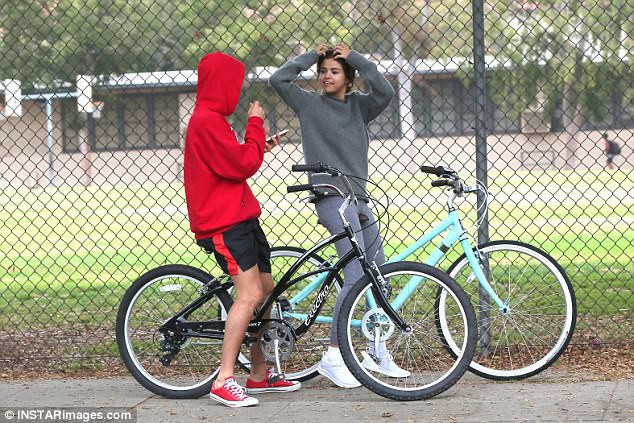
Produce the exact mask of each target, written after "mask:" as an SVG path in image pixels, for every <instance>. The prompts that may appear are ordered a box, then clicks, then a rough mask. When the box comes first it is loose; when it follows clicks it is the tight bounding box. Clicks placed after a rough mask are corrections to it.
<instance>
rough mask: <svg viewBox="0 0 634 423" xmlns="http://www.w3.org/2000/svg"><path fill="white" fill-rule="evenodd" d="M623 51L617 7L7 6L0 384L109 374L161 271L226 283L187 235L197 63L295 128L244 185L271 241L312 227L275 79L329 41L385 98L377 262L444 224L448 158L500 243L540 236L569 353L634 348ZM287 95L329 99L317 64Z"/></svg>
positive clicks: (359, 0)
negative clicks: (230, 66)
mask: <svg viewBox="0 0 634 423" xmlns="http://www.w3.org/2000/svg"><path fill="white" fill-rule="evenodd" d="M633 37H634V13H633V4H632V3H631V2H626V1H612V2H605V1H599V0H590V1H586V0H581V1H577V2H572V3H571V2H565V1H549V2H540V1H535V2H531V1H523V0H518V1H509V0H491V1H487V2H485V3H484V4H483V3H482V2H480V1H477V0H476V1H475V2H474V3H473V4H472V3H471V2H469V1H466V0H458V1H455V2H430V1H427V0H411V1H398V2H397V1H392V0H382V1H375V0H355V1H346V0H336V1H334V0H320V1H318V0H316V1H304V0H295V1H276V0H260V1H257V2H253V1H243V2H235V1H233V0H214V1H204V2H203V1H197V0H181V1H177V2H174V1H167V0H155V1H146V0H128V1H126V2H121V1H111V0H100V1H93V0H88V1H86V0H82V1H79V0H56V1H49V0H40V1H29V2H25V1H22V0H5V1H3V2H2V5H0V80H2V86H1V88H2V91H0V92H3V93H4V97H3V98H4V100H3V102H2V113H1V114H0V216H1V222H2V224H1V225H0V245H1V247H0V251H1V252H2V254H1V255H0V277H1V285H0V287H1V291H0V339H1V340H2V344H3V346H4V348H3V350H4V353H3V355H2V358H1V359H0V374H4V373H6V372H11V371H24V370H28V369H29V368H39V369H41V368H47V369H51V370H60V369H61V370H64V371H72V370H76V369H81V368H88V369H95V368H97V369H98V368H100V367H103V366H105V365H109V364H110V363H116V360H117V356H118V354H117V349H116V344H115V341H114V321H115V318H116V310H117V307H118V303H119V301H120V299H121V297H122V294H123V292H124V291H125V289H126V288H127V287H128V286H129V285H130V284H131V282H132V281H133V280H134V279H135V278H136V277H138V276H139V275H140V274H141V273H143V272H145V271H147V270H148V269H150V268H153V267H155V266H158V265H160V264H165V263H184V264H192V265H194V266H199V267H202V268H204V269H206V270H207V271H209V272H211V273H212V274H218V273H219V271H218V269H217V268H216V265H215V262H214V261H213V260H212V259H210V258H208V257H207V256H206V255H205V254H204V253H203V252H202V251H201V250H200V249H199V248H198V247H197V246H195V244H194V242H193V237H192V234H191V233H190V232H189V224H188V220H187V212H186V206H185V199H184V190H183V180H182V177H183V167H182V166H183V143H184V133H185V129H186V126H187V122H188V119H189V116H190V114H191V112H192V109H193V105H194V101H195V90H196V81H197V75H196V66H197V63H198V61H199V60H200V58H201V57H202V56H203V55H204V54H206V53H208V52H212V51H216V50H220V51H224V52H227V53H230V54H233V55H234V56H236V57H238V58H239V59H240V60H242V61H243V62H244V63H245V65H246V68H247V72H246V77H245V83H244V90H243V94H242V99H241V102H240V105H239V106H238V109H237V111H236V112H235V113H234V116H233V117H232V119H233V126H234V127H235V128H236V130H237V131H238V132H239V131H241V130H242V128H244V122H245V115H246V105H247V104H248V102H249V101H252V100H259V101H260V102H261V103H262V104H263V105H264V107H265V109H266V112H267V125H269V126H270V127H271V128H272V131H273V132H274V131H277V130H281V129H286V128H287V129H289V130H290V131H289V134H288V136H287V137H286V138H285V139H284V142H283V144H282V145H281V146H280V147H278V148H276V149H275V150H274V151H273V152H271V153H267V154H266V157H265V163H264V165H263V167H262V169H261V171H260V172H259V173H258V174H257V175H256V176H255V177H254V178H253V180H252V181H251V185H252V187H253V189H254V192H255V194H256V196H257V197H258V199H259V200H260V201H261V203H262V206H263V216H262V221H263V224H264V226H265V229H266V232H267V235H268V238H269V241H270V242H271V243H272V244H273V245H289V244H290V245H297V246H302V245H304V246H307V245H309V244H310V241H311V239H315V238H316V237H318V236H321V235H323V234H325V230H324V229H323V228H321V226H319V225H318V224H317V218H316V216H315V214H314V210H313V208H312V206H311V205H309V204H304V203H302V202H300V201H298V198H297V197H296V196H291V195H288V194H285V187H286V185H287V184H291V183H294V182H297V177H296V176H295V175H293V174H291V173H290V166H291V164H293V163H298V162H302V161H303V155H302V149H301V142H300V131H299V127H298V122H297V118H296V116H295V115H294V114H293V112H292V111H291V110H290V109H289V108H288V107H287V106H286V105H285V104H284V103H283V102H282V101H281V100H280V98H279V97H278V96H277V95H276V94H275V93H274V92H273V91H272V89H271V88H270V86H269V85H268V77H269V76H270V75H271V73H272V72H273V71H274V70H275V69H277V68H278V67H279V66H280V65H282V64H283V63H284V62H285V61H287V60H288V59H290V58H292V57H294V56H296V55H298V54H299V53H301V52H304V51H306V50H308V49H313V48H315V47H316V46H317V45H318V44H319V43H321V42H329V43H331V44H335V43H337V42H339V41H344V42H346V43H348V44H349V45H350V46H351V47H352V48H353V49H355V50H356V51H358V52H360V53H361V54H363V55H365V56H367V57H368V58H370V60H372V61H374V62H375V63H377V64H378V68H379V70H380V71H381V72H383V73H384V74H385V75H386V77H387V78H388V80H389V81H390V82H391V83H392V84H393V87H394V89H395V92H396V96H395V99H394V100H393V101H392V103H391V104H390V106H389V107H388V108H387V110H385V112H383V113H382V114H381V115H380V116H379V117H378V118H377V119H376V120H375V121H374V122H372V123H371V124H370V126H369V133H370V138H371V143H370V175H371V179H372V180H373V181H374V182H376V183H377V184H379V185H380V187H381V188H382V190H383V192H378V191H377V192H374V194H375V195H378V196H379V200H380V206H381V207H385V209H386V210H387V212H388V213H387V215H384V216H383V218H382V223H383V225H382V233H383V236H384V238H385V240H386V250H387V254H388V255H391V254H394V253H395V252H396V251H401V250H402V249H403V248H404V246H406V245H408V244H410V243H412V242H413V241H414V240H416V239H417V238H418V237H420V236H421V234H423V233H424V232H425V231H426V230H427V229H428V228H429V227H430V225H431V224H432V223H433V222H434V221H435V220H436V219H437V218H438V216H439V213H441V212H442V211H443V206H444V196H443V195H442V192H441V191H437V190H432V189H430V184H429V183H430V178H429V177H428V176H424V175H422V174H419V173H417V172H416V169H417V166H418V165H421V164H427V165H437V164H446V165H449V166H450V167H452V168H453V169H455V170H457V171H458V172H459V174H460V175H462V176H463V177H464V178H465V179H466V180H467V182H472V183H475V179H476V178H478V179H480V180H481V181H483V182H485V183H486V185H487V187H488V190H489V193H490V195H491V198H490V204H489V209H488V222H487V223H486V224H487V229H488V235H489V237H490V238H491V239H503V238H510V239H519V240H521V241H524V242H528V243H531V244H534V245H536V246H539V247H540V248H542V249H544V250H546V251H547V252H549V253H550V254H551V255H552V256H553V257H554V258H555V259H557V260H558V261H559V263H560V264H561V265H562V266H563V267H564V268H565V270H566V271H567V273H568V275H569V277H570V279H571V280H572V282H573V285H574V288H575V290H576V294H577V302H578V309H579V310H578V311H579V318H578V325H577V331H576V334H575V338H574V339H573V344H576V345H587V344H589V343H591V342H592V343H594V344H595V345H596V343H597V342H610V343H623V344H627V345H631V343H632V341H633V340H634V334H633V331H632V329H633V326H632V321H633V320H634V313H633V304H634V296H633V294H632V291H633V289H632V288H633V286H634V282H633V280H634V264H632V257H634V230H633V229H632V225H633V223H634V173H633V172H632V162H633V160H634V151H633V148H634V144H633V141H632V137H631V136H632V132H633V130H634V89H633V88H632V87H633V86H634V84H633V82H634V72H633V71H632V64H633V63H634V55H633V53H632V52H633V51H634V38H633ZM297 83H298V84H300V85H302V86H305V87H306V88H307V89H314V90H319V89H320V87H319V85H318V84H317V81H316V77H315V72H314V70H313V69H311V70H309V71H307V72H304V73H303V74H302V75H301V76H300V78H299V79H298V81H297ZM356 85H357V89H360V90H363V89H364V84H363V81H362V80H358V82H357V84H356ZM603 134H606V136H607V137H608V139H609V140H611V141H616V142H617V143H618V144H619V146H620V150H621V151H620V153H619V154H614V153H615V152H616V151H615V150H611V149H610V148H608V147H609V143H608V141H606V140H605V139H603V138H602V137H603ZM345 141H346V140H341V142H342V143H345ZM465 201H466V203H464V204H463V205H462V206H461V210H463V211H465V212H466V214H467V218H466V219H465V224H467V225H472V226H473V225H474V224H475V221H476V219H477V216H476V204H475V200H465ZM470 201H471V202H470ZM379 208H380V207H379ZM387 216H390V220H389V225H387V223H388V221H387V218H386V217H387ZM474 229H475V228H474ZM473 233H474V236H477V230H474V231H473ZM480 236H482V234H480ZM424 256H425V252H421V255H420V256H419V258H420V259H421V260H422V259H424ZM447 265H448V263H444V262H443V263H441V266H447Z"/></svg>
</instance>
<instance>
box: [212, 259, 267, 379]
mask: <svg viewBox="0 0 634 423" xmlns="http://www.w3.org/2000/svg"><path fill="white" fill-rule="evenodd" d="M231 279H232V280H233V283H234V285H235V287H236V290H237V297H236V300H235V302H234V303H233V305H232V306H231V309H230V310H229V314H228V315H227V321H226V323H225V338H224V342H223V344H222V357H221V359H220V372H219V373H218V376H217V378H216V382H215V386H221V385H222V384H223V383H224V381H225V379H226V378H228V377H229V376H232V375H233V369H234V366H235V362H236V357H237V356H238V353H239V352H240V346H241V345H242V341H243V339H244V335H245V333H246V330H247V327H248V325H249V322H250V321H251V317H252V316H253V312H254V311H255V309H256V307H257V306H258V304H261V302H262V300H263V297H264V295H263V289H262V281H261V278H260V272H259V270H258V268H257V266H253V267H252V268H250V269H248V270H246V271H244V272H243V271H240V273H238V274H237V275H235V276H232V277H231Z"/></svg>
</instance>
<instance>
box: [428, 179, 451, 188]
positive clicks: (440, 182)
mask: <svg viewBox="0 0 634 423" xmlns="http://www.w3.org/2000/svg"><path fill="white" fill-rule="evenodd" d="M447 185H453V184H452V183H451V181H449V180H448V179H437V180H435V181H431V186H432V187H444V186H447Z"/></svg>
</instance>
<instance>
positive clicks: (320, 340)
mask: <svg viewBox="0 0 634 423" xmlns="http://www.w3.org/2000/svg"><path fill="white" fill-rule="evenodd" d="M305 252H306V250H304V249H302V248H298V247H289V246H286V247H274V248H272V249H271V271H272V274H273V280H274V281H279V280H280V278H281V277H282V275H284V274H285V273H286V271H287V270H288V269H289V268H290V266H291V265H292V264H293V263H295V262H296V261H297V259H298V258H299V257H301V256H302V255H303V254H304V253H305ZM325 262H326V260H325V259H323V258H322V257H320V256H318V255H317V254H311V256H310V257H309V258H308V261H307V262H306V264H305V265H304V267H302V268H300V270H299V271H300V272H307V271H311V270H316V269H317V268H319V267H322V266H324V264H325ZM315 277H316V276H312V277H310V279H306V280H301V281H298V282H297V283H296V284H294V285H293V286H291V287H290V288H289V289H287V290H286V291H285V295H286V297H288V298H286V299H288V300H291V299H292V297H293V296H294V294H296V293H297V292H299V291H300V290H301V289H302V288H304V287H305V286H306V285H307V284H308V283H309V282H310V280H313V279H314V278H315ZM342 285H343V281H342V280H341V278H340V277H339V276H338V275H337V276H336V277H335V282H334V288H335V290H336V293H337V294H338V293H339V291H340V290H341V287H342ZM317 292H318V290H315V291H313V292H312V293H311V295H309V296H308V297H307V298H305V299H304V300H302V301H301V302H298V303H295V304H293V305H292V306H293V309H292V312H293V313H299V314H306V313H308V311H309V310H308V308H309V307H310V306H311V305H312V299H313V297H314V295H316V294H317ZM330 292H332V290H331V291H330ZM336 298H337V296H336V295H332V294H330V293H329V295H328V296H327V297H326V299H325V300H324V305H323V306H322V309H321V313H320V314H328V315H330V316H332V314H333V310H334V305H335V300H336ZM272 317H276V316H275V312H274V313H273V315H272ZM284 320H285V321H286V322H287V323H289V324H290V325H291V327H292V328H293V330H295V329H296V328H297V327H298V326H299V325H300V324H301V323H302V321H300V320H298V319H295V318H292V317H288V316H287V317H285V318H284ZM330 328H331V325H330V324H328V323H319V322H315V323H313V324H312V325H311V326H310V328H309V329H308V331H307V332H306V333H304V334H303V335H302V336H299V337H298V339H297V340H296V341H295V348H294V350H293V352H292V354H291V356H290V357H289V358H288V359H286V360H285V361H284V363H283V364H282V367H283V369H282V371H283V372H284V374H285V376H286V378H287V379H288V380H297V381H301V382H304V381H306V380H310V379H312V378H314V377H316V376H318V374H319V373H318V372H317V365H318V364H319V361H320V360H321V357H322V353H323V351H324V350H325V349H326V348H327V347H328V344H329V339H330Z"/></svg>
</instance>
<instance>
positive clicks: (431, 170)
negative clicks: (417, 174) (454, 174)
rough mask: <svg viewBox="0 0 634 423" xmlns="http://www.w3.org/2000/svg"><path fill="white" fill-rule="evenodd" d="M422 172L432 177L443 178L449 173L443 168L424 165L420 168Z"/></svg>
mask: <svg viewBox="0 0 634 423" xmlns="http://www.w3.org/2000/svg"><path fill="white" fill-rule="evenodd" d="M420 170H422V171H423V173H428V174H430V175H436V176H442V175H444V174H446V173H447V170H446V169H445V168H444V167H443V166H436V167H432V166H425V165H422V166H421V167H420Z"/></svg>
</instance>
